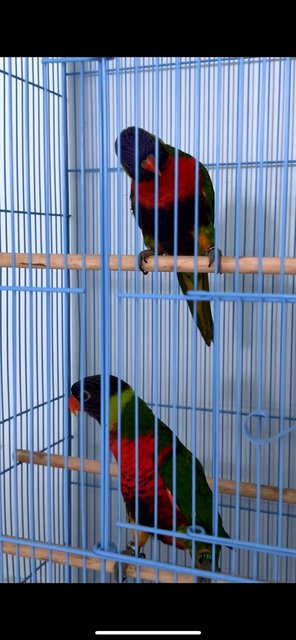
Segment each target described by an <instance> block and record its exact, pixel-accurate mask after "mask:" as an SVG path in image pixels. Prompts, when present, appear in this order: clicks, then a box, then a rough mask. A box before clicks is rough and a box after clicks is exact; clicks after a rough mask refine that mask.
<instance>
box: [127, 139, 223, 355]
mask: <svg viewBox="0 0 296 640" xmlns="http://www.w3.org/2000/svg"><path fill="white" fill-rule="evenodd" d="M135 143H136V129H135V127H128V128H127V129H124V130H123V131H122V132H121V134H120V161H121V164H122V166H123V168H124V170H125V171H126V173H127V174H128V176H130V178H132V183H131V194H130V198H131V207H132V212H133V214H134V215H135V212H136V201H135V178H136V164H135V163H136V160H135V156H136V154H135ZM115 151H116V153H117V154H118V140H116V142H115ZM175 154H176V150H175V147H172V146H170V145H169V144H165V143H164V142H163V141H162V140H161V139H160V138H159V139H158V166H156V137H155V136H154V135H153V134H152V133H149V132H148V131H145V129H141V128H140V127H139V128H138V176H139V188H138V212H139V215H138V220H139V227H140V229H141V230H142V233H143V238H144V243H145V245H146V247H148V249H147V250H145V251H141V252H140V254H139V267H140V269H141V270H142V271H143V273H147V272H145V271H144V263H145V262H147V257H148V256H149V255H153V254H154V252H156V253H158V255H163V254H167V255H173V254H174V200H175V198H174V196H175ZM156 173H157V174H158V246H157V247H155V228H154V227H155V213H154V208H155V174H156ZM195 174H196V160H195V158H193V156H191V155H189V154H188V153H185V152H184V151H181V150H178V224H177V236H178V237H177V252H178V255H194V247H195V242H194V241H195V233H194V216H195V183H196V175H195ZM214 200H215V196H214V189H213V184H212V181H211V178H210V176H209V173H208V171H207V169H206V167H205V166H204V165H203V164H202V163H201V162H200V163H199V171H198V241H197V251H198V255H207V256H208V257H209V266H211V264H212V263H213V261H214V255H215V247H214V242H215V228H214ZM218 257H219V265H218V272H219V271H220V257H221V251H220V250H219V249H218ZM178 280H179V284H180V287H181V289H182V291H183V293H184V294H185V295H186V294H187V292H188V291H191V290H192V289H193V288H194V277H193V273H178ZM197 288H198V289H199V290H203V291H209V278H208V274H207V273H199V274H198V278H197ZM188 305H189V308H190V311H191V314H192V316H193V313H194V311H193V310H194V303H193V302H191V301H190V300H189V301H188ZM193 317H194V316H193ZM196 318H197V326H198V328H199V330H200V332H201V335H202V337H203V339H204V341H205V343H206V344H207V345H208V346H210V345H211V342H212V341H213V339H214V326H213V318H212V313H211V307H210V302H209V301H208V300H203V301H202V300H198V301H197V302H196Z"/></svg>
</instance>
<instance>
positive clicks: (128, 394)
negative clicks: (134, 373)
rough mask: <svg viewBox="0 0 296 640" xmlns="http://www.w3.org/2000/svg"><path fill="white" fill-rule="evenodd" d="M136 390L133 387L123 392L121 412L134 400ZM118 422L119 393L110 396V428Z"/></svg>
mask: <svg viewBox="0 0 296 640" xmlns="http://www.w3.org/2000/svg"><path fill="white" fill-rule="evenodd" d="M133 397H134V392H133V390H132V389H131V388H129V389H125V390H124V391H122V392H121V396H120V407H121V413H122V411H123V409H124V407H125V406H126V405H127V404H128V403H129V402H130V401H131V400H132V398H133ZM117 423H118V395H117V394H116V395H115V396H111V398H110V430H112V429H113V427H115V426H116V425H117Z"/></svg>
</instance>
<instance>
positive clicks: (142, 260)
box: [138, 249, 154, 276]
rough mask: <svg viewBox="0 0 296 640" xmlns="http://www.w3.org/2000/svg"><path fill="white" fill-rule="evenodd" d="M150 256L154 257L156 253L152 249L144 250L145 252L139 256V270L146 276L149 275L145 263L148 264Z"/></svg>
mask: <svg viewBox="0 0 296 640" xmlns="http://www.w3.org/2000/svg"><path fill="white" fill-rule="evenodd" d="M150 256H154V251H153V250H152V249H144V251H140V253H139V255H138V265H139V269H140V271H142V272H143V273H144V276H146V275H147V273H148V271H145V270H144V263H145V262H146V264H147V258H149V257H150Z"/></svg>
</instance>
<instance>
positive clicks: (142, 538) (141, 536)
mask: <svg viewBox="0 0 296 640" xmlns="http://www.w3.org/2000/svg"><path fill="white" fill-rule="evenodd" d="M128 521H129V523H130V524H135V521H134V519H133V517H132V515H131V514H130V513H129V514H128ZM132 534H133V538H134V540H136V532H135V531H134V530H133V529H132ZM148 538H150V533H147V531H138V547H139V548H141V547H143V546H144V544H145V543H146V542H147V540H148Z"/></svg>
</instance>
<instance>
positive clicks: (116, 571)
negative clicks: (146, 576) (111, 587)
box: [114, 540, 146, 582]
mask: <svg viewBox="0 0 296 640" xmlns="http://www.w3.org/2000/svg"><path fill="white" fill-rule="evenodd" d="M120 553H123V554H124V555H126V556H132V557H135V555H136V550H135V543H134V541H133V540H131V541H130V542H129V543H128V545H127V548H126V549H124V550H123V551H121V552H120ZM138 558H144V559H145V558H146V555H145V553H142V552H141V553H138ZM128 566H129V563H128V562H124V563H123V564H122V565H121V575H122V582H125V580H126V571H127V568H128ZM114 580H115V582H119V562H115V564H114Z"/></svg>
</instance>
